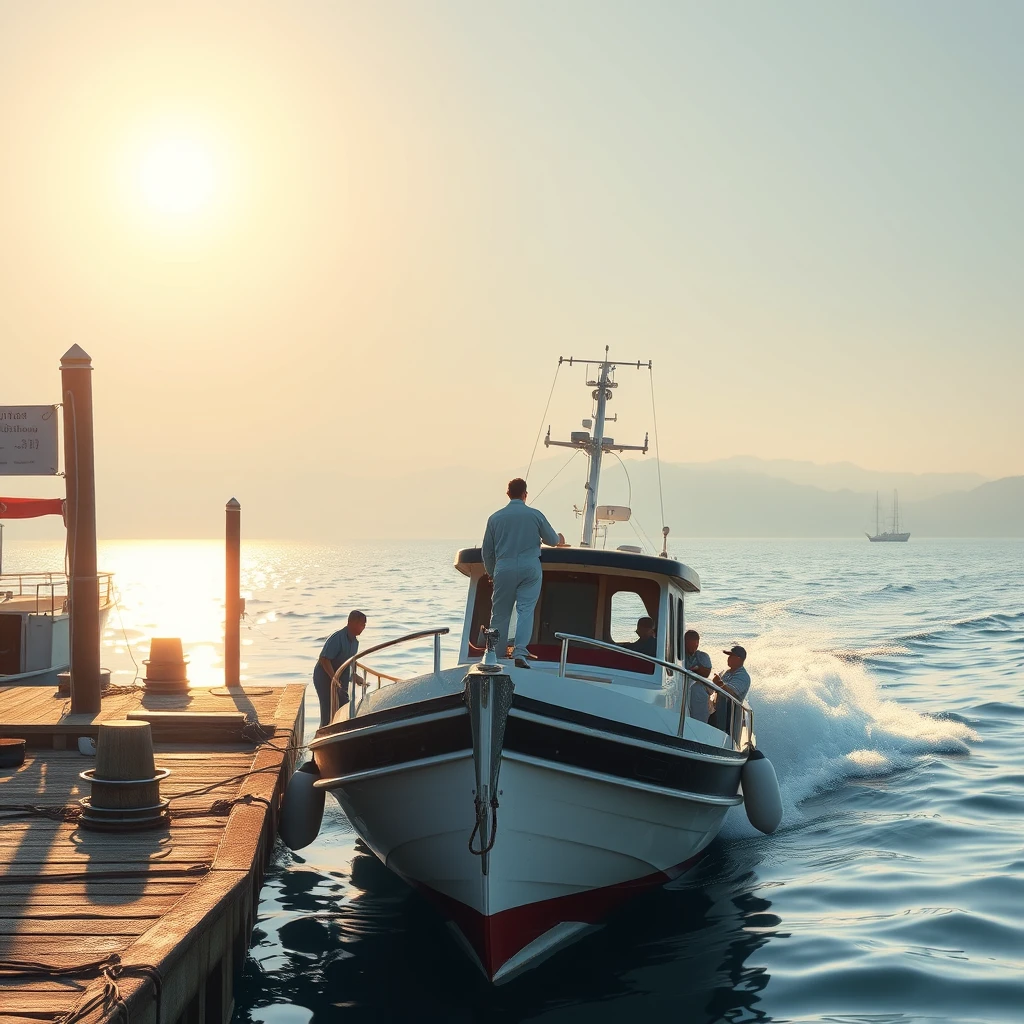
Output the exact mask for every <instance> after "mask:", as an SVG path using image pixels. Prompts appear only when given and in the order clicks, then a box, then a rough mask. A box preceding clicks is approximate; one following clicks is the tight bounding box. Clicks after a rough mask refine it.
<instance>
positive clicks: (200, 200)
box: [138, 138, 217, 218]
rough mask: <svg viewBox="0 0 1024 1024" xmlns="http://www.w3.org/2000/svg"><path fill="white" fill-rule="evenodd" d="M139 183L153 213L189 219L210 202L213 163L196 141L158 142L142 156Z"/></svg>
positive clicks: (214, 178) (214, 183) (213, 188)
mask: <svg viewBox="0 0 1024 1024" xmlns="http://www.w3.org/2000/svg"><path fill="white" fill-rule="evenodd" d="M138 183H139V190H140V192H141V194H142V199H143V201H144V202H145V204H146V206H147V207H149V209H150V210H152V211H153V212H154V213H158V214H161V215H162V216H165V217H171V218H183V217H189V216H192V215H195V214H197V213H199V212H200V211H201V210H203V209H204V208H205V207H206V206H208V205H209V203H210V200H211V199H212V198H213V194H214V192H215V191H216V188H217V167H216V162H215V161H214V158H213V154H212V152H211V150H210V148H209V147H208V146H206V145H204V144H203V143H202V142H201V141H199V140H198V139H192V138H163V139H159V140H157V141H156V142H154V143H152V144H151V145H150V146H149V147H148V148H147V149H146V150H145V151H144V152H143V154H142V158H141V160H140V162H139V178H138Z"/></svg>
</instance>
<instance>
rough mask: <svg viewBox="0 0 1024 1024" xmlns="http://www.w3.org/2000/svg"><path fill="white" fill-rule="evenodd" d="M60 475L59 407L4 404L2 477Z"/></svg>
mask: <svg viewBox="0 0 1024 1024" xmlns="http://www.w3.org/2000/svg"><path fill="white" fill-rule="evenodd" d="M56 475H57V406H55V405H0V476H56Z"/></svg>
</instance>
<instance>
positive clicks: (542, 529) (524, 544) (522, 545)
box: [480, 498, 558, 576]
mask: <svg viewBox="0 0 1024 1024" xmlns="http://www.w3.org/2000/svg"><path fill="white" fill-rule="evenodd" d="M541 541H543V542H544V543H545V544H557V543H558V533H557V532H556V531H555V528H554V527H553V526H552V525H551V524H550V523H549V522H548V521H547V519H546V518H545V516H544V513H543V512H541V511H540V510H539V509H536V508H530V506H529V505H527V504H526V502H525V501H523V499H522V498H513V499H512V500H511V501H510V502H509V503H508V504H507V505H506V506H505V507H504V508H502V509H498V511H497V512H495V513H494V514H493V515H492V516H491V517H490V518H489V519H488V520H487V529H486V530H484V542H483V544H482V545H481V549H480V553H481V554H482V555H483V559H484V569H485V570H486V571H487V575H488V576H493V575H494V566H495V563H496V562H500V561H501V560H502V559H504V558H518V557H519V556H520V555H535V556H536V557H537V559H538V560H539V559H540V543H541Z"/></svg>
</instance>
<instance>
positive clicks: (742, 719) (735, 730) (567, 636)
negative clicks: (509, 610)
mask: <svg viewBox="0 0 1024 1024" xmlns="http://www.w3.org/2000/svg"><path fill="white" fill-rule="evenodd" d="M555 639H556V640H561V641H562V652H561V655H560V657H559V660H558V675H559V676H560V677H563V678H564V677H565V668H566V663H567V662H568V659H569V644H570V643H578V644H583V645H584V646H587V647H597V648H599V649H601V650H604V651H613V652H614V653H616V654H625V655H626V656H627V657H630V658H636V659H637V661H643V662H646V663H647V664H650V665H660V666H661V667H662V668H664V669H667V670H668V671H670V672H678V673H680V675H682V677H683V694H682V705H681V706H680V708H679V732H678V735H679V736H680V737H681V738H685V735H686V720H687V718H690V717H691V716H690V687H691V686H692V685H693V684H694V683H697V684H699V685H700V686H703V687H705V688H706V689H708V690H711V691H713V692H714V693H715V694H716V695H717V697H716V706H717V702H718V701H719V700H724V701H726V702H727V703H726V705H725V706H726V707H727V708H728V712H727V714H728V719H727V721H728V726H729V727H728V729H725V730H723V731H724V732H726V733H727V734H728V736H729V738H730V739H731V740H732V741H733V742H734V743H735V744H736V748H737V749H738V750H746V749H747V747H749V746H750V745H751V744H752V743H753V736H754V712H753V711H752V710H751V709H750V705H749V704H747V703H746V702H745V701H743V700H740V699H739V698H738V697H736V696H735V695H733V694H731V693H730V692H729V691H728V690H726V689H725V688H724V687H721V686H719V685H718V684H717V683H713V682H712V681H711V680H710V679H705V678H704V676H701V675H698V674H697V673H696V672H691V671H690V670H689V669H688V668H682V667H681V666H679V665H678V664H676V663H675V662H671V661H665V660H664V659H662V658H656V657H655V656H654V655H652V654H641V653H640V652H639V651H633V650H630V649H629V648H628V647H620V646H619V645H618V644H610V643H607V642H605V641H604V640H595V639H594V638H593V637H589V636H578V635H576V634H575V633H556V634H555Z"/></svg>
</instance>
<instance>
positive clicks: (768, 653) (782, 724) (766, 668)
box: [723, 637, 977, 838]
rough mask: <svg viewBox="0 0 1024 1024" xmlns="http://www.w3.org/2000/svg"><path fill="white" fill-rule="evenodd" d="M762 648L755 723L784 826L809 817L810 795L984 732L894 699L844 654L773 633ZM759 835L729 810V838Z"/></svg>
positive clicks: (956, 748) (950, 748)
mask: <svg viewBox="0 0 1024 1024" xmlns="http://www.w3.org/2000/svg"><path fill="white" fill-rule="evenodd" d="M751 646H752V647H755V645H754V644H753V643H752V644H751ZM755 649H756V650H757V663H756V667H754V671H753V672H752V675H753V676H754V683H753V686H752V687H751V693H750V699H751V705H752V707H753V709H754V727H755V732H756V734H757V740H758V743H757V745H758V748H759V749H760V750H762V751H763V752H764V754H765V755H766V756H767V757H769V758H770V759H771V762H772V764H773V765H774V766H775V771H776V773H777V774H778V778H779V785H780V787H781V790H782V802H783V820H782V827H783V828H785V827H787V826H789V827H792V826H795V825H798V824H800V823H801V822H802V821H803V820H804V819H805V817H806V815H805V814H804V812H803V811H802V810H801V804H802V803H803V801H805V800H807V799H808V798H809V797H812V796H815V795H817V794H820V793H824V792H828V791H830V790H834V789H838V788H839V787H841V786H842V785H843V784H844V783H846V782H848V781H850V780H853V779H864V778H876V777H884V776H886V775H892V774H894V773H897V772H901V771H906V770H908V769H910V768H912V767H914V765H915V764H917V763H918V761H919V760H920V758H922V757H923V756H926V755H935V754H939V755H964V754H967V753H969V751H970V748H969V743H970V741H972V740H974V739H976V738H977V737H976V735H975V733H974V732H973V731H972V730H971V729H970V728H969V727H968V726H967V725H965V724H964V723H962V722H960V721H957V720H956V719H951V718H946V717H933V716H930V715H927V714H922V713H921V712H919V711H916V710H914V709H913V708H910V707H907V706H906V705H905V704H901V703H900V702H898V701H895V700H890V699H888V698H887V697H886V696H884V695H883V690H882V688H881V686H880V684H879V683H878V682H877V681H876V680H875V679H874V678H873V677H872V676H871V675H870V674H869V673H868V672H867V671H866V670H865V669H864V668H863V666H862V665H860V664H856V663H851V662H850V661H849V660H847V659H845V658H843V657H841V656H839V657H837V656H836V655H835V654H831V653H825V652H822V651H820V650H817V651H816V650H813V649H812V648H810V647H807V648H801V647H799V646H797V647H794V645H793V644H792V642H790V641H789V640H787V642H785V643H784V644H783V643H782V642H778V641H773V638H771V637H761V638H759V639H758V640H757V641H756V647H755ZM753 835H756V833H755V832H754V830H753V829H752V828H751V827H750V825H749V824H748V823H747V822H746V820H745V819H744V818H743V815H742V814H735V813H731V814H730V815H729V818H728V821H727V823H726V828H725V830H724V832H723V836H724V837H726V838H740V837H746V836H753Z"/></svg>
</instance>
